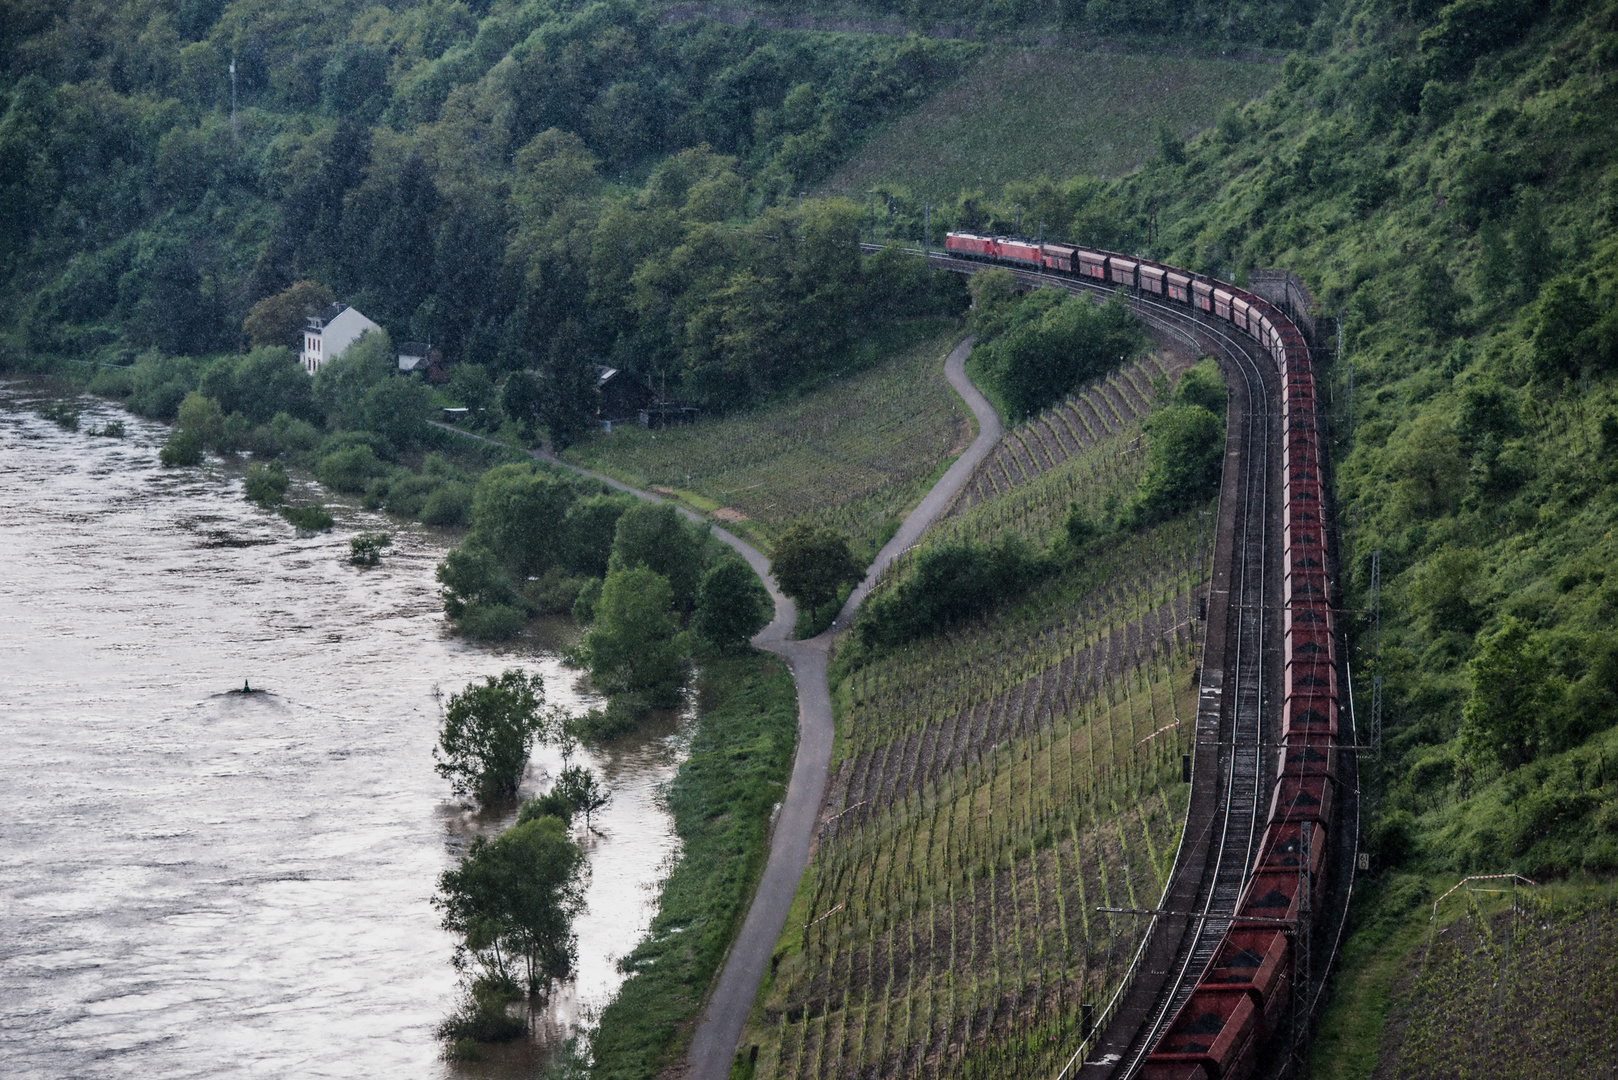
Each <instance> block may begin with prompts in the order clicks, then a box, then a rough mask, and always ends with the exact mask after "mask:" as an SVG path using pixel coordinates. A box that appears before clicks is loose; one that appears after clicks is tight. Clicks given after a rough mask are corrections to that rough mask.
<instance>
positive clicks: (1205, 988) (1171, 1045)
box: [944, 233, 1339, 1080]
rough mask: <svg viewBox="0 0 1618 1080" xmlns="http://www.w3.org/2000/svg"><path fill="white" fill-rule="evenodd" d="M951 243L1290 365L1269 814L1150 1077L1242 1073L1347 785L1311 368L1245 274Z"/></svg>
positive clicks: (966, 253) (1150, 1059)
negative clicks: (1128, 300) (1210, 330)
mask: <svg viewBox="0 0 1618 1080" xmlns="http://www.w3.org/2000/svg"><path fill="white" fill-rule="evenodd" d="M944 249H945V251H946V252H948V253H949V254H952V255H955V256H957V257H964V258H969V259H974V260H981V261H987V262H993V263H997V264H1000V265H1004V266H1008V267H1012V268H1015V269H1020V270H1032V271H1036V272H1039V273H1044V274H1054V275H1059V276H1071V277H1078V278H1080V279H1083V280H1085V281H1088V282H1091V283H1093V284H1097V285H1104V286H1107V287H1111V288H1119V287H1122V288H1125V289H1131V290H1137V291H1138V293H1139V294H1141V295H1142V296H1143V297H1150V298H1153V299H1156V300H1159V301H1162V302H1165V303H1169V304H1182V305H1185V306H1187V307H1192V308H1195V309H1198V310H1200V311H1201V312H1203V313H1204V314H1205V315H1207V316H1211V317H1212V318H1214V319H1217V320H1219V321H1221V322H1227V323H1229V324H1231V325H1232V326H1234V327H1235V328H1236V329H1237V330H1239V331H1241V332H1242V333H1244V334H1246V335H1247V336H1248V337H1250V338H1252V339H1253V340H1255V341H1257V342H1258V343H1259V345H1261V346H1262V347H1263V349H1264V350H1265V352H1267V353H1268V354H1269V356H1270V358H1271V360H1272V361H1273V362H1274V363H1275V367H1276V370H1277V372H1279V374H1280V376H1281V386H1282V402H1281V421H1282V451H1281V464H1282V470H1283V471H1282V486H1281V498H1282V530H1283V531H1282V560H1283V561H1282V571H1281V572H1282V597H1283V605H1282V626H1281V629H1282V635H1283V675H1282V677H1283V680H1284V682H1283V686H1284V693H1283V697H1282V705H1281V708H1282V711H1281V731H1280V735H1281V744H1280V750H1279V752H1278V755H1277V761H1276V780H1275V784H1274V786H1273V788H1272V790H1271V797H1270V805H1269V817H1268V821H1267V824H1266V828H1265V832H1264V836H1263V840H1262V841H1261V843H1260V845H1259V854H1258V857H1257V859H1256V860H1255V862H1254V864H1253V865H1252V866H1251V867H1250V868H1249V870H1248V874H1247V883H1246V886H1245V887H1244V889H1243V891H1242V894H1241V898H1240V900H1238V901H1237V905H1236V911H1235V918H1234V919H1233V920H1232V922H1231V924H1230V929H1229V930H1227V931H1226V933H1225V937H1224V940H1223V941H1221V942H1220V944H1219V948H1218V949H1217V950H1216V951H1215V952H1214V955H1213V958H1212V959H1211V960H1210V961H1209V962H1208V966H1207V967H1206V968H1205V969H1204V970H1203V972H1202V973H1201V976H1200V978H1199V979H1198V981H1197V984H1196V989H1195V991H1194V992H1193V993H1192V995H1191V997H1190V998H1189V999H1188V1000H1187V1001H1186V1003H1185V1004H1184V1005H1183V1006H1182V1007H1181V1008H1180V1010H1179V1011H1178V1012H1177V1013H1176V1014H1175V1015H1174V1017H1173V1019H1172V1020H1171V1021H1170V1023H1169V1024H1168V1026H1167V1027H1166V1028H1164V1029H1163V1034H1162V1035H1160V1036H1159V1037H1158V1039H1157V1042H1156V1043H1155V1044H1154V1045H1153V1046H1152V1047H1151V1051H1150V1053H1149V1054H1148V1056H1147V1058H1146V1061H1145V1064H1144V1068H1143V1069H1142V1071H1141V1072H1140V1073H1139V1074H1138V1075H1140V1076H1142V1077H1143V1078H1144V1080H1244V1078H1245V1077H1247V1076H1248V1075H1249V1074H1250V1073H1251V1072H1252V1071H1253V1068H1254V1066H1255V1064H1256V1062H1257V1059H1258V1051H1259V1047H1260V1045H1261V1044H1262V1043H1263V1042H1264V1040H1265V1039H1266V1038H1267V1037H1268V1036H1269V1034H1270V1033H1271V1032H1273V1031H1275V1030H1276V1028H1277V1027H1278V1026H1280V1025H1281V1024H1283V1023H1284V1022H1285V1015H1286V1005H1287V1002H1288V1001H1289V1000H1290V997H1291V989H1292V979H1293V976H1294V960H1295V958H1296V954H1297V943H1298V942H1299V941H1300V940H1307V935H1308V933H1309V930H1310V928H1309V925H1308V923H1309V915H1310V913H1311V912H1312V911H1313V910H1318V908H1319V906H1320V902H1321V900H1322V899H1323V897H1324V884H1325V873H1324V868H1325V865H1326V856H1327V846H1328V836H1329V829H1330V826H1331V822H1332V807H1333V802H1334V796H1335V794H1336V785H1337V778H1338V774H1337V759H1338V751H1339V748H1338V741H1337V739H1338V730H1337V728H1338V724H1337V721H1338V715H1337V700H1338V686H1337V656H1336V632H1335V631H1336V626H1335V624H1334V614H1335V613H1334V612H1333V610H1332V607H1331V602H1330V584H1329V582H1328V580H1327V573H1326V570H1327V565H1328V559H1327V541H1328V536H1327V529H1326V524H1327V523H1326V520H1325V509H1324V507H1323V504H1322V501H1321V481H1320V477H1321V470H1320V435H1319V427H1318V424H1317V418H1316V411H1315V410H1316V393H1315V377H1314V370H1313V367H1312V365H1311V362H1310V357H1309V348H1308V345H1307V344H1306V343H1305V342H1304V339H1303V335H1302V334H1300V333H1299V332H1298V329H1297V327H1296V326H1295V325H1294V324H1293V322H1292V320H1291V319H1289V318H1288V317H1287V316H1286V315H1285V314H1284V313H1283V312H1282V311H1281V310H1280V309H1278V308H1276V307H1275V306H1274V305H1273V304H1271V303H1269V302H1268V301H1267V300H1264V299H1263V298H1262V297H1258V296H1255V295H1253V294H1252V293H1249V292H1247V291H1245V290H1243V289H1239V288H1237V287H1236V286H1234V285H1230V284H1227V283H1225V282H1221V281H1215V280H1212V279H1209V278H1206V277H1203V276H1200V275H1197V274H1191V273H1187V272H1186V271H1184V270H1180V269H1178V268H1176V267H1172V266H1164V265H1161V264H1159V263H1154V262H1150V261H1147V260H1142V259H1133V258H1129V257H1127V256H1123V255H1118V254H1115V253H1113V252H1107V251H1095V250H1091V249H1088V248H1083V247H1074V246H1070V245H1066V244H1046V243H1035V242H1032V241H1027V240H1019V239H1015V238H1011V237H999V236H978V235H975V234H972V233H950V234H949V235H948V236H947V237H946V238H945V241H944Z"/></svg>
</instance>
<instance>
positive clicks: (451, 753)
mask: <svg viewBox="0 0 1618 1080" xmlns="http://www.w3.org/2000/svg"><path fill="white" fill-rule="evenodd" d="M544 701H545V685H544V681H543V680H542V679H541V678H540V677H539V676H538V675H527V674H524V673H523V672H521V671H517V670H515V669H508V670H507V671H506V672H504V673H503V674H502V675H501V676H500V677H499V678H498V679H495V678H492V677H490V678H486V679H485V680H484V682H483V685H481V686H480V685H478V684H477V683H475V682H472V683H468V684H467V686H466V689H465V690H463V691H461V692H460V693H459V694H452V695H451V696H450V699H449V706H448V708H446V709H445V710H444V726H443V729H442V730H441V731H440V732H439V736H438V746H436V747H434V748H433V757H434V758H435V759H437V762H438V764H437V765H436V766H435V768H437V770H438V774H439V775H440V776H443V777H447V778H448V779H449V781H450V784H451V786H452V787H453V788H454V790H455V794H457V795H470V796H472V797H474V798H475V799H477V800H478V802H480V803H482V804H484V805H485V806H487V805H489V804H491V803H498V802H503V801H505V800H508V799H511V798H513V797H514V796H516V794H517V785H518V784H519V783H521V782H522V775H523V770H524V769H525V768H527V765H528V752H529V750H531V749H532V748H533V745H534V739H535V737H536V736H537V735H538V734H539V731H540V729H541V727H542V726H543V725H544V719H543V717H542V716H541V715H540V706H541V705H543V704H544Z"/></svg>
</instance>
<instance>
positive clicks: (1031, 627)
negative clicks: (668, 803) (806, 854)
mask: <svg viewBox="0 0 1618 1080" xmlns="http://www.w3.org/2000/svg"><path fill="white" fill-rule="evenodd" d="M1138 430H1139V428H1138V423H1131V424H1127V425H1123V426H1121V427H1120V428H1119V429H1118V430H1117V431H1115V432H1114V433H1113V434H1111V435H1110V436H1107V437H1105V438H1103V439H1102V440H1101V441H1100V443H1099V444H1098V445H1096V446H1092V447H1090V448H1088V449H1085V450H1083V451H1080V452H1078V453H1076V454H1074V455H1073V456H1071V457H1069V458H1068V459H1067V460H1066V461H1065V462H1062V463H1059V464H1057V465H1055V467H1053V468H1050V469H1048V470H1046V471H1044V472H1042V473H1040V474H1039V475H1038V476H1037V477H1035V478H1033V479H1031V480H1028V481H1026V482H1023V483H1019V484H1018V485H1017V486H1016V487H1015V488H1013V489H1012V491H1011V492H1009V493H1006V494H1001V495H998V496H995V497H991V498H989V499H987V500H984V501H979V502H976V503H975V504H974V505H972V506H970V507H968V508H965V509H962V510H960V511H959V512H957V513H956V514H955V515H953V516H952V517H950V518H949V519H948V520H947V521H946V522H945V523H943V525H942V526H941V533H940V534H941V535H949V536H962V537H970V538H973V539H976V540H980V541H981V540H988V539H992V538H994V537H997V536H1000V535H1003V534H1005V533H1008V532H1015V533H1018V534H1021V535H1023V536H1025V537H1027V538H1028V539H1030V540H1032V541H1034V542H1036V543H1044V542H1045V541H1046V540H1047V539H1048V538H1049V536H1050V534H1051V532H1052V531H1053V530H1054V529H1055V528H1056V527H1057V526H1058V524H1059V519H1060V516H1061V513H1062V511H1064V510H1065V508H1066V506H1067V503H1068V500H1070V499H1076V500H1077V501H1079V502H1080V503H1082V504H1084V505H1086V506H1087V507H1091V508H1092V509H1093V507H1094V506H1096V505H1099V504H1101V503H1102V502H1103V501H1105V499H1106V497H1107V495H1108V494H1109V493H1111V494H1113V495H1114V497H1115V498H1116V497H1120V496H1122V495H1127V494H1128V492H1130V491H1132V490H1133V489H1134V486H1135V483H1136V481H1137V479H1138V472H1139V462H1138V460H1136V458H1137V457H1138V455H1133V456H1132V455H1129V454H1127V453H1124V451H1125V449H1126V448H1127V446H1128V444H1129V442H1130V441H1131V439H1132V438H1133V436H1134V435H1135V434H1136V433H1137V432H1138ZM1196 547H1197V542H1196V536H1195V515H1187V516H1185V517H1182V518H1180V519H1176V520H1174V521H1170V522H1166V523H1164V524H1163V525H1161V526H1159V527H1158V528H1156V529H1153V530H1150V531H1147V532H1145V533H1142V534H1135V535H1128V536H1123V537H1120V538H1118V539H1117V540H1115V541H1111V542H1105V543H1103V545H1102V546H1101V547H1100V548H1099V549H1098V550H1097V551H1095V552H1094V553H1092V555H1091V556H1090V557H1088V558H1086V559H1085V560H1083V561H1082V562H1081V563H1079V564H1077V565H1075V566H1073V567H1072V568H1070V569H1069V570H1067V571H1066V572H1064V573H1063V574H1061V575H1059V576H1058V577H1057V578H1056V579H1054V580H1052V581H1050V582H1048V583H1046V584H1044V585H1042V586H1041V587H1040V588H1039V589H1038V590H1036V591H1035V594H1034V595H1032V596H1030V597H1029V598H1028V599H1027V600H1026V601H1024V602H1021V603H1019V604H1016V605H1014V606H1013V608H1012V609H1011V610H1006V611H1002V612H1000V613H998V614H996V615H995V616H993V617H991V618H988V619H985V620H982V621H980V622H977V623H974V624H970V625H967V626H963V627H960V628H958V629H957V630H955V631H952V632H950V633H948V634H943V635H939V636H937V637H935V638H931V639H927V640H923V641H919V642H916V643H915V644H913V645H912V646H909V647H907V648H906V649H904V650H901V651H900V652H899V653H896V654H893V655H889V656H886V657H882V658H879V659H876V660H874V661H871V662H869V663H867V664H866V665H864V666H862V667H860V668H857V669H854V670H848V669H847V667H846V662H845V661H839V664H838V670H834V673H833V688H834V689H833V693H834V701H835V703H836V705H837V707H838V711H839V724H838V728H839V730H838V749H837V752H836V754H835V757H836V764H835V766H834V768H835V772H834V776H833V778H832V787H831V793H830V795H829V797H828V809H829V812H837V813H838V814H839V815H840V816H838V817H837V818H836V820H837V822H838V824H837V825H836V826H835V827H834V828H830V829H828V830H827V832H826V834H825V835H824V836H823V837H822V840H821V844H820V847H819V850H818V851H817V853H816V855H815V857H814V860H813V862H812V863H811V866H810V868H809V871H808V873H807V874H806V875H805V879H804V882H803V885H802V887H801V889H800V893H799V897H798V900H797V903H796V906H795V908H794V911H793V914H792V917H791V918H790V919H789V925H788V928H787V931H786V932H785V933H784V934H783V936H782V939H781V941H780V942H779V943H778V945H777V947H776V966H775V968H774V970H773V972H772V974H771V975H770V976H767V978H766V982H765V986H764V988H763V990H762V992H761V994H760V997H759V1001H758V1004H757V1006H756V1008H755V1011H754V1015H753V1017H752V1019H751V1021H750V1025H749V1030H748V1034H747V1035H746V1036H745V1037H744V1042H747V1043H757V1044H758V1045H759V1046H760V1048H761V1049H760V1053H759V1058H758V1063H757V1067H756V1070H755V1071H756V1075H758V1076H761V1077H762V1076H770V1077H791V1076H807V1075H852V1074H855V1073H859V1072H861V1071H862V1070H863V1069H866V1068H867V1067H870V1068H875V1069H876V1070H877V1071H878V1072H879V1073H881V1074H883V1075H890V1074H894V1073H898V1074H901V1075H908V1074H909V1073H910V1071H911V1070H917V1071H918V1072H919V1073H920V1074H922V1075H928V1076H936V1075H1040V1074H1045V1073H1054V1072H1055V1070H1056V1069H1058V1068H1060V1065H1061V1059H1062V1058H1063V1056H1064V1055H1065V1054H1066V1053H1070V1052H1071V1049H1072V1047H1071V1045H1070V1044H1069V1039H1068V1035H1069V1034H1070V1032H1071V1030H1072V1029H1073V1027H1074V1026H1075V1025H1076V1023H1077V1015H1078V1006H1079V1004H1080V1003H1081V1002H1091V1003H1094V1002H1103V1003H1104V1002H1105V1001H1106V999H1107V996H1108V995H1109V993H1110V990H1111V987H1113V986H1114V985H1116V982H1117V979H1118V977H1119V975H1120V974H1121V972H1122V970H1123V968H1124V966H1126V965H1127V963H1128V958H1129V955H1130V952H1131V948H1132V945H1133V941H1134V937H1133V934H1134V933H1135V932H1136V931H1137V930H1138V926H1137V924H1136V921H1135V920H1129V919H1122V920H1117V921H1116V925H1109V924H1108V923H1104V922H1102V921H1101V920H1099V919H1098V918H1097V917H1096V916H1095V915H1094V913H1093V908H1094V906H1095V905H1096V904H1100V903H1107V902H1109V901H1110V902H1112V903H1116V904H1122V905H1131V904H1139V905H1147V904H1150V903H1151V902H1153V901H1154V900H1155V899H1156V897H1157V895H1158V892H1159V890H1160V888H1161V885H1162V879H1163V876H1164V874H1165V873H1166V872H1167V869H1168V867H1169V865H1170V863H1171V862H1172V859H1173V853H1174V849H1175V843H1176V838H1177V836H1178V832H1179V828H1180V823H1181V820H1182V817H1183V814H1184V789H1183V787H1181V785H1179V784H1178V782H1177V781H1178V776H1179V760H1178V755H1179V754H1180V753H1181V752H1182V750H1183V749H1184V743H1185V740H1186V739H1187V738H1189V735H1190V732H1189V728H1184V727H1178V728H1177V727H1172V726H1170V728H1169V732H1168V733H1167V734H1162V735H1160V736H1159V737H1158V738H1156V739H1150V738H1148V736H1150V735H1151V734H1152V733H1153V732H1154V731H1157V730H1158V729H1159V728H1163V727H1165V726H1169V725H1171V721H1172V719H1173V718H1174V717H1176V716H1187V715H1190V714H1191V712H1192V710H1194V708H1195V703H1194V691H1193V690H1192V689H1191V688H1190V683H1189V680H1188V672H1189V670H1190V669H1191V666H1192V665H1193V664H1194V662H1195V658H1194V654H1192V653H1191V652H1189V651H1187V649H1186V648H1185V646H1184V642H1183V640H1182V635H1178V634H1174V633H1173V631H1172V630H1170V631H1169V634H1170V635H1171V637H1160V636H1159V635H1160V634H1161V633H1162V632H1163V630H1164V628H1165V627H1169V626H1170V625H1171V624H1173V623H1175V622H1176V621H1177V619H1178V618H1179V616H1171V615H1169V614H1168V613H1169V612H1170V611H1174V610H1177V611H1180V612H1181V613H1183V611H1184V610H1185V605H1186V603H1187V600H1186V598H1185V597H1186V589H1187V588H1188V586H1189V585H1190V583H1191V581H1192V579H1193V578H1194V577H1195V576H1196V574H1195V572H1194V571H1193V569H1192V563H1193V562H1194V560H1193V559H1192V557H1191V555H1192V552H1193V550H1194V549H1195V548H1196ZM1142 622H1144V623H1146V624H1147V626H1146V627H1144V628H1142V629H1145V633H1144V634H1140V630H1139V629H1136V628H1137V627H1140V624H1141V623H1142ZM1137 634H1140V636H1136V635H1137ZM1154 639H1156V640H1158V641H1159V642H1168V641H1170V640H1173V641H1174V642H1175V646H1174V647H1173V648H1171V649H1168V650H1163V651H1159V652H1158V653H1157V654H1156V655H1155V656H1154V657H1152V658H1151V659H1150V660H1148V661H1147V662H1146V663H1140V662H1139V658H1138V657H1137V656H1136V654H1135V653H1134V649H1135V647H1136V646H1137V645H1139V646H1141V647H1147V648H1149V647H1150V642H1151V641H1152V640H1154ZM828 816H830V813H829V815H828ZM840 903H841V904H844V905H846V906H845V907H843V908H842V909H840V910H839V911H838V912H837V914H835V915H833V916H830V917H829V918H827V919H826V920H825V921H823V922H820V923H817V924H816V925H815V927H813V928H812V929H811V930H809V931H808V932H805V931H804V930H803V926H804V924H805V923H808V922H810V920H811V919H813V918H815V917H816V916H819V915H821V914H823V913H825V912H828V911H831V910H833V909H834V908H836V907H837V905H838V904H840ZM951 1044H957V1045H956V1046H955V1049H954V1050H952V1051H950V1052H949V1053H942V1052H941V1051H942V1048H943V1047H945V1046H949V1045H951ZM923 1062H925V1064H922V1063H923ZM974 1070H976V1072H974ZM743 1071H744V1072H746V1071H748V1070H747V1069H746V1068H745V1067H744V1069H743Z"/></svg>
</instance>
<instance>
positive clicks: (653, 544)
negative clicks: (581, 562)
mask: <svg viewBox="0 0 1618 1080" xmlns="http://www.w3.org/2000/svg"><path fill="white" fill-rule="evenodd" d="M704 531H705V527H693V526H690V525H687V524H686V523H685V522H684V521H683V520H682V519H681V518H680V515H679V512H678V511H676V510H675V509H674V507H673V506H672V505H670V504H669V503H651V502H641V501H638V500H637V501H636V502H635V503H633V504H630V505H626V506H625V507H624V509H623V511H622V512H621V513H620V514H619V516H618V522H617V526H616V528H615V529H614V530H613V540H612V556H611V558H610V559H609V565H610V566H611V567H613V568H614V569H620V568H621V569H626V570H627V569H633V568H634V567H637V566H643V567H645V568H646V569H648V570H650V571H652V572H653V573H654V574H657V575H658V576H660V577H662V578H663V579H664V580H665V581H667V582H668V585H669V588H670V589H671V590H672V593H673V598H674V606H675V608H677V609H678V610H680V611H690V610H691V608H692V606H693V605H694V604H695V603H696V599H697V584H698V582H699V581H700V580H701V577H702V541H703V539H704V536H703V533H704Z"/></svg>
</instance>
